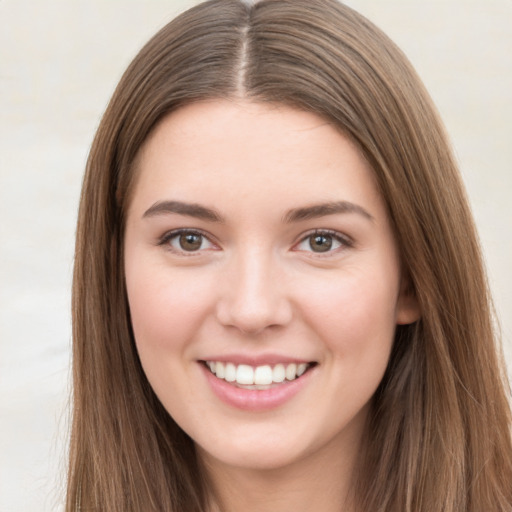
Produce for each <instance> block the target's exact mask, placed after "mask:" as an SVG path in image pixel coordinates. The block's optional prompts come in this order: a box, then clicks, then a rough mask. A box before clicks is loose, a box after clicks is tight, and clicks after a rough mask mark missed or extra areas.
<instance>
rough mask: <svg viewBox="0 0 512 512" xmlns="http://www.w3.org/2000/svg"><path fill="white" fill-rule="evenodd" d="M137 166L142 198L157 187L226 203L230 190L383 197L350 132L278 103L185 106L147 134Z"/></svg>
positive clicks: (293, 196) (255, 196) (249, 194)
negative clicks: (347, 134)
mask: <svg viewBox="0 0 512 512" xmlns="http://www.w3.org/2000/svg"><path fill="white" fill-rule="evenodd" d="M137 172H138V178H137V181H136V185H135V190H134V196H136V197H135V200H137V199H143V200H144V201H145V202H148V201H151V199H152V198H153V199H154V198H155V195H158V194H160V195H165V194H170V195H174V196H179V198H180V199H183V200H193V201H206V202H209V201H212V200H217V201H219V200H221V201H222V200H224V204H225V206H226V207H228V206H229V204H230V203H229V198H230V197H232V198H233V199H234V198H236V199H239V198H240V197H243V198H244V199H245V200H246V202H247V204H249V203H251V201H254V202H259V203H262V202H263V203H265V202H269V201H275V200H276V199H277V200H279V201H280V202H281V203H282V204H283V206H285V205H287V206H289V207H294V206H296V205H294V204H291V203H293V202H294V200H295V202H300V201H302V202H304V201H306V202H308V201H322V202H324V201H335V200H340V199H346V200H352V201H359V202H365V203H368V202H372V201H373V202H379V201H380V198H379V195H378V193H377V187H376V185H375V180H374V177H373V172H372V170H371V168H370V166H369V164H368V163H367V162H366V160H365V159H364V158H363V156H362V155H361V152H360V151H359V149H358V148H357V146H356V145H355V144H354V143H353V142H352V141H351V140H350V139H349V138H348V137H346V136H344V135H343V134H342V133H341V131H340V130H339V129H337V128H336V127H334V126H333V125H332V124H330V123H329V122H328V121H326V120H325V119H323V118H322V117H320V116H318V115H315V114H313V113H310V112H306V111H302V110H298V109H294V108H291V107H287V106H282V105H269V104H261V103H252V102H246V101H240V102H234V101H226V100H215V101H208V102H200V103H195V104H191V105H187V106H185V107H182V108H181V109H179V110H178V111H176V112H174V113H172V114H170V115H168V116H167V117H166V118H164V119H163V120H162V121H161V122H160V124H159V125H158V126H157V127H156V128H155V130H154V131H153V132H152V133H151V135H150V136H149V138H148V139H147V141H146V142H145V144H144V145H143V147H142V148H141V151H140V153H139V155H138V159H137ZM262 191H265V193H266V194H267V196H268V197H266V198H265V197H262V195H261V192H262ZM270 193H272V194H270ZM340 196H345V197H340ZM262 199H264V200H263V201H262ZM286 203H289V204H286Z"/></svg>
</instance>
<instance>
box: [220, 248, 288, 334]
mask: <svg viewBox="0 0 512 512" xmlns="http://www.w3.org/2000/svg"><path fill="white" fill-rule="evenodd" d="M229 265H230V269H229V271H228V272H227V275H226V279H227V282H225V283H224V284H225V286H223V287H222V288H223V290H224V292H223V294H222V295H223V296H222V297H221V298H220V301H219V311H218V312H219V320H220V321H221V322H222V323H223V324H225V325H231V326H234V327H237V328H238V329H239V330H241V331H243V332H247V333H257V332H260V331H262V330H264V329H265V328H267V327H270V326H277V325H284V324H286V323H287V322H288V321H289V319H290V316H291V309H290V305H289V303H288V300H287V297H286V290H285V289H284V287H283V279H282V277H283V276H282V271H281V269H280V266H279V263H278V258H276V256H275V255H274V254H273V252H272V250H270V249H269V248H266V247H254V246H253V247H247V248H245V249H243V250H240V251H238V252H237V253H236V254H235V255H233V258H232V261H231V262H230V264H229Z"/></svg>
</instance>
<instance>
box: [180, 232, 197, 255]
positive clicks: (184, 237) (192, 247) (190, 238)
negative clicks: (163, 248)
mask: <svg viewBox="0 0 512 512" xmlns="http://www.w3.org/2000/svg"><path fill="white" fill-rule="evenodd" d="M179 241H180V247H181V248H182V249H183V250H184V251H197V250H198V249H200V248H201V244H202V243H203V236H202V235H198V234H196V233H182V234H181V235H180V238H179Z"/></svg>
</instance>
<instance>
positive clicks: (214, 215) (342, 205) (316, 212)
mask: <svg viewBox="0 0 512 512" xmlns="http://www.w3.org/2000/svg"><path fill="white" fill-rule="evenodd" d="M173 213H175V214H179V215H187V216H189V217H195V218H196V219H202V220H206V221H209V222H219V223H223V222H225V221H224V218H223V217H222V215H220V214H219V213H218V212H216V211H215V210H213V209H211V208H207V207H205V206H201V205H200V204H197V203H185V202H183V201H157V202H156V203H155V204H153V205H152V206H151V207H150V208H148V209H147V210H146V211H145V212H144V214H143V216H142V217H143V218H146V217H154V216H156V215H166V214H173ZM340 213H356V214H358V215H361V216H363V217H364V218H366V219H368V220H371V221H373V220H374V218H373V216H372V215H371V214H370V213H369V212H368V211H366V210H365V209H364V208H363V207H362V206H359V205H357V204H355V203H351V202H349V201H335V202H329V203H321V204H314V205H311V206H305V207H301V208H293V209H292V210H289V211H288V212H286V214H285V215H284V217H283V220H284V222H286V223H293V222H299V221H302V220H309V219H316V218H317V217H325V216H327V215H336V214H340Z"/></svg>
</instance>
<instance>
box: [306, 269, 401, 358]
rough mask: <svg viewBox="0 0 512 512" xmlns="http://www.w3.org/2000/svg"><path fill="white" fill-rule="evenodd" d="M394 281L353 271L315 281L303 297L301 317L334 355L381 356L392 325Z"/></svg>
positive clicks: (389, 341) (384, 354)
mask: <svg viewBox="0 0 512 512" xmlns="http://www.w3.org/2000/svg"><path fill="white" fill-rule="evenodd" d="M397 282H398V278H397V279H389V278H385V277H384V276H383V275H382V274H381V275H380V276H375V275H373V274H371V275H368V274H365V273H357V272H354V273H352V274H350V275H344V276H343V277H342V278H340V279H331V280H330V281H329V282H325V283H317V286H314V287H311V288H310V290H309V292H310V293H308V295H307V297H305V298H304V300H303V308H302V310H303V312H304V313H303V314H304V317H305V318H306V319H307V321H308V323H309V325H310V326H311V327H312V328H313V330H314V331H316V332H317V333H318V335H319V336H320V337H321V338H322V341H323V342H324V343H325V344H326V345H327V346H328V348H329V349H330V350H331V351H332V352H333V355H334V356H335V357H336V358H340V359H345V360H346V358H350V357H351V356H353V357H354V358H363V357H369V358H373V357H375V358H377V359H380V360H382V358H387V356H388V353H389V350H390V347H391V344H392V341H393V338H394V332H395V328H396V320H395V308H396V300H397ZM372 354H373V355H372Z"/></svg>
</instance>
